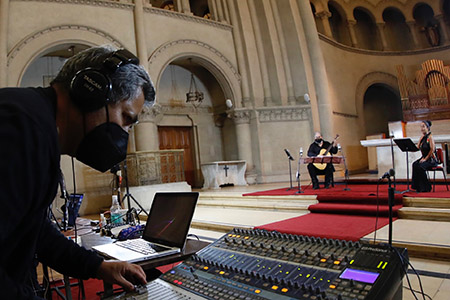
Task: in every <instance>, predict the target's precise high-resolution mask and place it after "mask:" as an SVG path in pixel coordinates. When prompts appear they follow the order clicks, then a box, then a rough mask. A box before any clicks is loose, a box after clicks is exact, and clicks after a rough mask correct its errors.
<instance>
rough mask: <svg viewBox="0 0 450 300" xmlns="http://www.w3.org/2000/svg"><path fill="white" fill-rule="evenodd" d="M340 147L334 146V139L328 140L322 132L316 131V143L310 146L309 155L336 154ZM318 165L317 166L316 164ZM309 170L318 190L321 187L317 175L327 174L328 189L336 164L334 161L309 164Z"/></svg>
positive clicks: (314, 185) (326, 184)
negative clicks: (325, 139)
mask: <svg viewBox="0 0 450 300" xmlns="http://www.w3.org/2000/svg"><path fill="white" fill-rule="evenodd" d="M337 152H338V149H337V147H336V146H334V141H332V142H331V143H330V142H327V141H324V140H323V138H322V134H321V133H320V132H316V133H315V135H314V143H312V144H311V145H310V146H309V149H308V157H316V156H319V155H324V156H325V155H330V154H336V153H337ZM316 165H317V166H316ZM308 172H309V176H310V177H311V181H312V184H313V189H314V190H317V189H318V188H319V180H317V175H325V188H326V189H328V188H330V186H331V183H332V182H333V172H334V166H333V164H332V163H328V164H323V166H321V164H314V163H310V164H308Z"/></svg>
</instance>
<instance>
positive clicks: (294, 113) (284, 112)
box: [257, 105, 311, 123]
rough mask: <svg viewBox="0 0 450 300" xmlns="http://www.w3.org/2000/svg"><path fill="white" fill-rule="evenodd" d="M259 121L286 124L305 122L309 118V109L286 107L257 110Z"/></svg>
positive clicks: (304, 106) (307, 106)
mask: <svg viewBox="0 0 450 300" xmlns="http://www.w3.org/2000/svg"><path fill="white" fill-rule="evenodd" d="M257 113H258V116H259V121H260V122H261V123H263V122H286V121H305V120H309V119H310V118H311V117H310V116H311V107H310V106H309V105H302V106H286V107H271V108H259V109H257Z"/></svg>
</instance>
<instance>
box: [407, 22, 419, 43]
mask: <svg viewBox="0 0 450 300" xmlns="http://www.w3.org/2000/svg"><path fill="white" fill-rule="evenodd" d="M406 24H408V27H409V31H410V32H411V36H412V38H413V43H414V48H416V49H417V48H420V44H419V37H418V36H417V26H416V21H414V20H412V21H407V22H406Z"/></svg>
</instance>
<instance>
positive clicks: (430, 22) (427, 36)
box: [413, 3, 441, 47]
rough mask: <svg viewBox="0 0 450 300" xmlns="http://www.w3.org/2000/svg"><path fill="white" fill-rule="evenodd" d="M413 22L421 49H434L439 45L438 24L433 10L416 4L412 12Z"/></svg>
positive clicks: (422, 4)
mask: <svg viewBox="0 0 450 300" xmlns="http://www.w3.org/2000/svg"><path fill="white" fill-rule="evenodd" d="M413 17H414V20H416V24H417V27H418V29H419V32H420V35H419V36H420V43H421V45H422V46H423V47H430V46H431V47H436V46H439V44H440V43H441V35H440V30H441V28H439V22H438V21H437V20H436V19H435V18H434V12H433V9H432V8H431V7H430V6H429V5H428V4H424V3H421V4H418V5H417V6H416V7H415V8H414V11H413Z"/></svg>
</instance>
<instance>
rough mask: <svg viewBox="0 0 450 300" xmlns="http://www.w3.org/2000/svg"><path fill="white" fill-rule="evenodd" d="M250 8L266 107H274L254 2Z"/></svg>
mask: <svg viewBox="0 0 450 300" xmlns="http://www.w3.org/2000/svg"><path fill="white" fill-rule="evenodd" d="M248 6H249V9H250V18H251V21H252V26H253V29H254V33H255V42H256V52H257V55H258V61H259V67H260V69H261V78H262V83H263V92H264V105H265V106H272V105H273V101H272V94H271V91H270V81H269V71H268V69H267V64H266V58H265V54H264V45H263V41H262V37H261V28H260V27H259V22H258V14H257V12H256V7H255V2H254V0H249V1H248Z"/></svg>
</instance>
